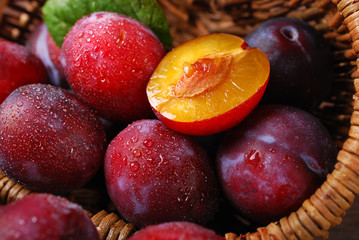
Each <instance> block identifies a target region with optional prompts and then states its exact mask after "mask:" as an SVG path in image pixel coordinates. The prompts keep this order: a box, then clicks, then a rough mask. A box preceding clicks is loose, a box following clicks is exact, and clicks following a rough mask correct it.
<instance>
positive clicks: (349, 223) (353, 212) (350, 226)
mask: <svg viewBox="0 0 359 240" xmlns="http://www.w3.org/2000/svg"><path fill="white" fill-rule="evenodd" d="M329 240H359V198H358V197H357V198H356V199H355V201H354V203H353V205H352V207H351V208H350V209H349V210H348V211H347V214H346V215H345V216H344V217H343V222H342V224H340V225H339V226H336V227H334V228H333V229H332V230H330V231H329Z"/></svg>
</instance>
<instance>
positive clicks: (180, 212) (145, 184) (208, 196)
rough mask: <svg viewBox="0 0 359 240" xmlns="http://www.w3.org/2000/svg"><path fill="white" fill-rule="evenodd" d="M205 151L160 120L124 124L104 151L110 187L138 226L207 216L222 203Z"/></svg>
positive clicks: (114, 198) (121, 209) (118, 204)
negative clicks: (124, 126) (219, 201)
mask: <svg viewBox="0 0 359 240" xmlns="http://www.w3.org/2000/svg"><path fill="white" fill-rule="evenodd" d="M212 167H213V166H212V165H211V162H210V160H209V158H208V155H207V154H206V152H205V151H204V150H203V149H202V148H201V147H200V145H199V144H198V143H196V142H195V141H194V140H193V139H191V138H190V137H188V136H185V135H182V134H179V133H177V132H174V131H172V130H170V129H169V128H167V127H166V126H165V125H164V124H163V123H161V122H160V121H159V120H140V121H136V122H134V123H132V124H130V125H129V126H128V127H126V128H125V129H124V130H122V131H121V132H120V133H119V134H118V135H117V136H116V137H115V138H114V139H113V140H112V141H111V143H110V144H109V146H108V149H107V151H106V156H105V177H106V186H107V190H108V193H109V195H110V197H111V199H112V201H113V202H114V204H115V206H116V207H117V209H118V210H119V212H120V213H121V215H122V216H123V217H125V218H126V219H127V220H128V221H129V222H132V223H133V224H135V225H136V226H138V227H144V226H147V225H151V224H159V223H164V222H168V221H191V222H196V223H200V224H205V223H206V222H208V221H209V220H210V219H211V218H212V217H213V215H214V214H215V212H216V211H217V207H218V199H219V198H218V184H217V179H216V177H215V171H214V169H213V168H212Z"/></svg>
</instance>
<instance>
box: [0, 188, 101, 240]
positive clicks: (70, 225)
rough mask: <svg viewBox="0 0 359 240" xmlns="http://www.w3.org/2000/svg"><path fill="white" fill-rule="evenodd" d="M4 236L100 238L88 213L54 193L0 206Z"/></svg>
mask: <svg viewBox="0 0 359 240" xmlns="http://www.w3.org/2000/svg"><path fill="white" fill-rule="evenodd" d="M0 239H4V240H6V239H9V240H10V239H11V240H23V239H27V240H48V239H51V240H71V239H91V240H97V239H99V236H98V233H97V230H96V228H95V226H94V225H93V223H92V221H91V219H90V218H89V216H88V215H87V214H86V212H85V211H84V210H83V209H82V208H81V207H80V206H79V205H77V204H74V203H71V202H69V201H68V200H67V199H65V198H61V197H57V196H54V195H51V194H31V195H29V196H26V197H25V198H23V199H20V200H17V201H16V202H14V203H10V204H7V205H6V206H0Z"/></svg>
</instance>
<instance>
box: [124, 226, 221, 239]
mask: <svg viewBox="0 0 359 240" xmlns="http://www.w3.org/2000/svg"><path fill="white" fill-rule="evenodd" d="M155 239H156V240H169V239H171V240H183V239H196V240H224V237H222V236H219V235H217V234H216V233H215V232H214V231H212V230H210V229H207V228H204V227H202V226H200V225H197V224H195V223H191V222H167V223H162V224H157V225H151V226H147V227H146V228H144V229H141V230H139V231H138V232H136V233H135V234H134V235H133V236H132V237H130V238H129V239H128V240H155Z"/></svg>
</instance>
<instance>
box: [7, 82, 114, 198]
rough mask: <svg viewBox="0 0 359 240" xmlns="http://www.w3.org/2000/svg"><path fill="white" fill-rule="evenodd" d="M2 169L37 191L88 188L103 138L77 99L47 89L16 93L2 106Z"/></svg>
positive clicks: (37, 87) (34, 87) (44, 86)
mask: <svg viewBox="0 0 359 240" xmlns="http://www.w3.org/2000/svg"><path fill="white" fill-rule="evenodd" d="M0 136H1V137H0V169H1V171H2V172H3V173H4V174H5V175H6V176H8V177H9V178H12V179H13V180H15V181H16V182H19V183H20V184H22V185H24V186H25V187H27V188H30V189H31V190H35V191H41V192H51V193H63V192H69V191H71V190H73V189H75V188H78V187H80V186H83V185H84V184H86V183H87V182H88V181H89V180H90V179H91V178H92V177H93V176H94V175H95V174H96V172H97V171H98V170H99V168H100V167H101V166H102V165H103V157H104V154H105V150H106V146H107V145H106V144H107V142H106V134H105V130H104V127H103V125H102V124H101V121H100V120H99V118H98V117H97V115H96V114H95V113H94V112H93V111H92V110H91V109H90V108H89V107H88V106H87V105H85V104H84V103H83V102H81V101H80V100H79V99H78V98H77V97H76V96H75V95H73V94H71V93H69V92H68V91H66V90H64V89H62V88H60V87H55V86H52V85H50V84H29V85H25V86H22V87H19V88H17V89H16V90H15V91H14V92H12V93H11V94H10V95H9V96H8V98H6V100H5V101H4V102H3V103H2V104H1V105H0Z"/></svg>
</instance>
